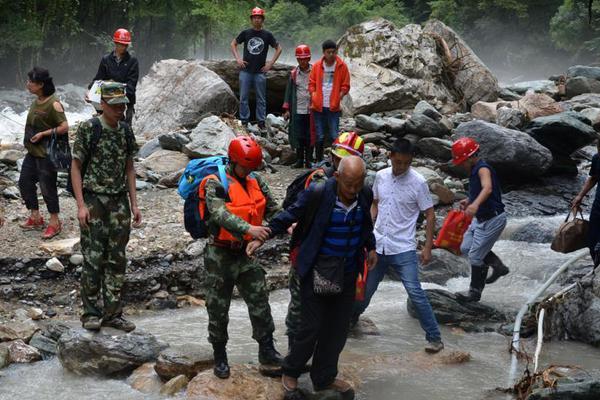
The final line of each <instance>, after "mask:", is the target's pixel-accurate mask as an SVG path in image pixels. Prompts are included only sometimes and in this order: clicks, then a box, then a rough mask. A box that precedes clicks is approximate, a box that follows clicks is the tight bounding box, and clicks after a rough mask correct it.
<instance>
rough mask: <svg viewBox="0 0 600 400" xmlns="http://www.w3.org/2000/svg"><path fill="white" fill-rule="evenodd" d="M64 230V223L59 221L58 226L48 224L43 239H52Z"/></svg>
mask: <svg viewBox="0 0 600 400" xmlns="http://www.w3.org/2000/svg"><path fill="white" fill-rule="evenodd" d="M61 231H62V225H61V223H60V222H59V223H58V226H54V225H48V227H47V228H46V230H45V231H44V233H43V234H42V239H44V240H48V239H52V238H53V237H54V236H56V235H58V234H59V233H60V232H61Z"/></svg>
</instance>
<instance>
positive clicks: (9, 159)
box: [0, 150, 25, 165]
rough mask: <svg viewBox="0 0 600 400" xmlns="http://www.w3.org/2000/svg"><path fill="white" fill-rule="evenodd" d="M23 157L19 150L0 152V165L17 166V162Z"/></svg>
mask: <svg viewBox="0 0 600 400" xmlns="http://www.w3.org/2000/svg"><path fill="white" fill-rule="evenodd" d="M24 157H25V153H24V152H22V151H19V150H3V151H0V163H3V164H7V165H17V161H19V160H20V159H22V158H24Z"/></svg>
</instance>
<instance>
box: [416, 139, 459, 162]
mask: <svg viewBox="0 0 600 400" xmlns="http://www.w3.org/2000/svg"><path fill="white" fill-rule="evenodd" d="M417 148H418V149H419V151H420V152H421V153H423V154H424V155H426V156H427V157H431V158H435V159H436V160H442V161H448V160H450V159H451V158H452V142H451V141H449V140H446V139H440V138H435V137H431V138H423V139H421V140H419V141H418V142H417Z"/></svg>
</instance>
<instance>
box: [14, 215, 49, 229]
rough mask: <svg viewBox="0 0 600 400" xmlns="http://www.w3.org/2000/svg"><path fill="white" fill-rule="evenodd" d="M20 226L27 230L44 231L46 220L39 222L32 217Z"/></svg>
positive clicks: (42, 219) (41, 219)
mask: <svg viewBox="0 0 600 400" xmlns="http://www.w3.org/2000/svg"><path fill="white" fill-rule="evenodd" d="M19 226H20V227H21V228H23V229H26V230H34V229H43V228H44V218H41V217H40V219H38V220H37V221H36V220H35V219H33V218H32V217H29V218H27V220H26V221H25V222H23V223H21V224H19Z"/></svg>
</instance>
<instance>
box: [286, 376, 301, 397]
mask: <svg viewBox="0 0 600 400" xmlns="http://www.w3.org/2000/svg"><path fill="white" fill-rule="evenodd" d="M281 385H282V386H283V392H284V395H283V400H304V399H305V398H306V397H305V396H304V394H303V393H302V392H301V391H300V390H299V389H298V379H296V378H292V377H291V376H287V375H282V376H281Z"/></svg>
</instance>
